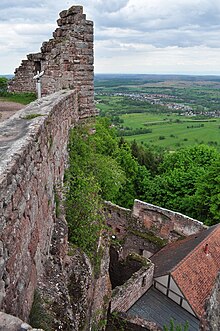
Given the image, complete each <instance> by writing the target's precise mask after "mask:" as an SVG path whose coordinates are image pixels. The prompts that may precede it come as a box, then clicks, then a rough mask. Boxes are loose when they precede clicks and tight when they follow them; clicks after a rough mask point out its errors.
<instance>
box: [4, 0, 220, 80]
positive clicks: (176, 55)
mask: <svg viewBox="0 0 220 331" xmlns="http://www.w3.org/2000/svg"><path fill="white" fill-rule="evenodd" d="M77 4H78V5H83V7H84V13H85V14H86V17H87V19H89V20H93V21H94V28H95V45H94V50H95V73H140V74H148V73H149V74H199V75H207V74H213V75H220V0H81V1H80V2H79V3H76V2H72V1H69V0H66V1H65V0H63V1H59V0H0V31H1V34H0V74H13V73H14V70H15V68H17V67H18V66H19V65H20V63H21V60H23V59H25V58H26V55H27V54H29V53H36V52H39V50H40V47H41V44H42V42H43V41H47V40H48V39H50V38H51V37H52V33H53V31H54V30H55V29H56V27H57V23H56V20H57V19H58V17H59V12H60V11H62V10H64V9H68V8H69V7H71V6H72V5H77Z"/></svg>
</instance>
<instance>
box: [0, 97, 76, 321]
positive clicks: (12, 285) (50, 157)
mask: <svg viewBox="0 0 220 331" xmlns="http://www.w3.org/2000/svg"><path fill="white" fill-rule="evenodd" d="M31 118H32V119H31ZM79 118H80V116H79V113H78V98H77V93H76V91H71V92H70V91H69V92H65V91H61V92H57V93H55V94H53V95H51V96H48V97H45V98H42V99H41V100H38V101H36V102H34V103H32V104H30V105H29V106H27V107H26V108H24V109H23V110H21V111H19V112H17V113H16V114H15V115H14V116H13V117H11V118H10V119H8V120H7V121H5V122H3V123H1V124H0V146H1V149H0V211H1V212H0V228H1V237H0V266H1V268H0V309H1V310H3V311H5V312H7V313H10V314H13V315H16V316H19V317H20V318H21V319H24V320H26V319H27V317H28V315H29V311H30V307H31V304H32V300H33V294H34V290H35V287H36V283H37V280H38V277H39V275H40V274H41V273H42V271H43V267H44V263H45V261H46V260H47V258H48V256H49V250H50V245H51V238H52V233H53V228H54V224H55V222H56V203H57V199H58V197H57V192H58V190H59V188H60V185H62V180H63V175H64V169H65V166H66V162H67V148H66V147H67V143H68V136H69V129H70V127H71V125H72V123H73V122H74V123H76V122H77V121H78V120H79ZM65 244H66V243H65V242H63V245H65Z"/></svg>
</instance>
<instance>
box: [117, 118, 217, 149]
mask: <svg viewBox="0 0 220 331" xmlns="http://www.w3.org/2000/svg"><path fill="white" fill-rule="evenodd" d="M120 118H121V119H122V120H123V127H124V128H130V129H138V128H149V129H150V130H152V132H149V133H146V134H137V135H130V136H126V137H125V138H126V140H128V141H132V140H134V139H135V140H136V141H137V142H139V143H142V144H150V145H157V146H160V147H164V148H166V149H168V150H175V149H177V148H179V147H183V146H188V145H191V146H192V145H196V144H208V145H210V146H215V147H217V148H218V149H220V118H215V119H204V120H196V119H193V117H186V116H180V115H174V114H153V113H133V114H124V115H121V116H120ZM121 133H122V135H123V130H122V131H121Z"/></svg>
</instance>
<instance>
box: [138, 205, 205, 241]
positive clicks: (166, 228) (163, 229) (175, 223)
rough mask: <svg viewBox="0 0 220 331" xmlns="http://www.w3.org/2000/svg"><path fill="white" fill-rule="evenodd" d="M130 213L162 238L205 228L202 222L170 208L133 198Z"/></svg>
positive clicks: (184, 234) (192, 232)
mask: <svg viewBox="0 0 220 331" xmlns="http://www.w3.org/2000/svg"><path fill="white" fill-rule="evenodd" d="M132 215H133V216H134V217H136V218H138V223H139V224H140V225H141V226H143V227H144V228H145V229H146V230H149V231H152V232H153V233H154V234H155V235H157V236H159V237H161V238H163V239H169V240H172V239H175V237H178V236H179V235H182V236H189V235H191V234H194V233H197V232H199V231H201V230H203V229H204V228H206V227H205V226H204V225H203V223H202V222H199V221H197V220H195V219H192V218H190V217H187V216H185V215H183V214H180V213H177V212H173V211H171V210H168V209H165V208H161V207H158V206H154V205H151V204H149V203H146V202H143V201H140V200H135V201H134V206H133V211H132Z"/></svg>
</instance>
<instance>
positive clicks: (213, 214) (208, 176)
mask: <svg viewBox="0 0 220 331" xmlns="http://www.w3.org/2000/svg"><path fill="white" fill-rule="evenodd" d="M195 208H196V212H197V214H198V219H199V220H201V221H203V222H204V223H205V224H207V225H213V224H217V223H219V220H220V157H219V158H218V159H217V160H216V161H215V162H213V164H212V165H211V166H210V167H209V168H208V169H207V171H206V172H205V173H204V174H203V176H201V178H200V181H199V183H198V187H197V191H196V194H195Z"/></svg>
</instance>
